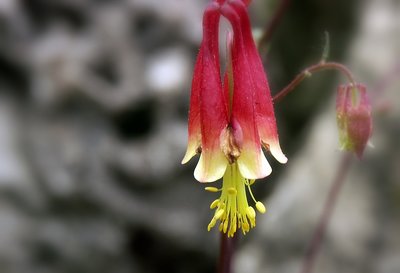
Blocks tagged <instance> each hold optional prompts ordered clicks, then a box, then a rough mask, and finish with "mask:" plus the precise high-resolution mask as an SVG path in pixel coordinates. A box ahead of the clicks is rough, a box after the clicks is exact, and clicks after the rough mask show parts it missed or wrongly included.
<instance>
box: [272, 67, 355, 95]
mask: <svg viewBox="0 0 400 273" xmlns="http://www.w3.org/2000/svg"><path fill="white" fill-rule="evenodd" d="M327 69H333V70H338V71H340V72H341V73H343V74H344V75H345V76H346V77H347V79H348V80H349V81H350V83H352V84H353V85H355V84H356V82H355V80H354V77H353V74H352V73H351V71H350V70H349V69H348V68H347V67H346V66H344V65H343V64H340V63H335V62H327V63H326V62H320V63H318V64H314V65H312V66H310V67H308V68H306V69H304V70H303V71H302V72H301V73H300V74H298V75H297V76H296V77H295V78H294V79H293V80H292V81H291V82H290V83H289V84H288V85H287V86H286V87H285V88H283V89H282V90H281V91H279V92H278V94H276V95H275V96H274V97H273V100H274V102H278V101H280V100H282V99H283V98H284V97H285V96H286V95H287V94H289V93H290V92H292V91H293V90H294V89H295V88H296V87H297V86H298V85H299V84H300V83H301V82H302V81H303V80H304V79H305V78H308V77H310V76H312V73H314V72H319V71H322V70H327Z"/></svg>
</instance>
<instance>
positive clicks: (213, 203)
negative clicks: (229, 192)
mask: <svg viewBox="0 0 400 273" xmlns="http://www.w3.org/2000/svg"><path fill="white" fill-rule="evenodd" d="M218 205H219V199H215V200H214V201H213V202H212V203H211V205H210V209H215V208H216V207H217V206H218Z"/></svg>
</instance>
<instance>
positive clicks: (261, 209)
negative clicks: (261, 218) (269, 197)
mask: <svg viewBox="0 0 400 273" xmlns="http://www.w3.org/2000/svg"><path fill="white" fill-rule="evenodd" d="M256 208H257V210H258V211H259V212H260V213H265V212H266V211H267V209H266V208H265V206H264V204H263V203H261V202H260V201H258V202H256Z"/></svg>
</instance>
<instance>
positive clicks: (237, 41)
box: [182, 0, 287, 236]
mask: <svg viewBox="0 0 400 273" xmlns="http://www.w3.org/2000/svg"><path fill="white" fill-rule="evenodd" d="M248 2H249V1H240V0H228V1H223V0H216V1H213V2H211V3H210V4H209V5H208V6H207V8H206V10H205V12H204V16H203V41H202V43H201V46H200V51H199V54H198V57H197V60H196V64H195V68H194V74H193V80H192V90H191V97H190V110H189V128H188V131H189V139H188V147H187V151H186V154H185V157H184V158H183V160H182V163H186V162H188V161H189V160H190V159H191V158H192V157H193V156H194V155H196V154H198V153H199V154H200V159H199V162H198V164H197V166H196V169H195V171H194V176H195V178H196V179H197V180H198V181H200V182H213V181H216V180H218V179H220V178H221V177H223V185H222V188H221V189H217V188H214V187H206V189H207V190H209V191H220V192H221V196H220V198H219V199H217V200H215V201H214V202H213V203H212V204H211V206H210V207H211V209H216V210H215V213H214V217H213V218H212V220H211V222H210V224H209V226H208V229H209V230H210V229H211V228H212V227H213V226H214V225H215V224H216V223H217V221H220V230H221V231H222V232H224V233H227V234H228V236H233V235H234V234H235V232H236V231H237V229H242V231H243V233H246V232H248V231H249V230H250V228H251V227H254V226H255V216H256V212H255V209H254V208H253V207H252V206H249V205H248V201H247V193H246V188H247V189H248V191H249V194H250V196H251V198H252V199H253V201H254V202H255V207H256V209H257V210H258V211H259V212H261V213H264V212H265V207H264V205H263V204H262V203H261V202H259V201H257V200H256V199H255V198H254V196H253V193H252V192H251V189H250V185H251V184H252V183H254V181H255V179H259V178H263V177H266V176H268V175H269V174H270V173H271V171H272V169H271V167H270V165H269V164H268V161H267V159H266V158H265V155H264V153H263V150H262V148H263V147H264V148H265V150H267V151H269V152H270V153H271V154H272V155H273V156H274V157H275V158H276V159H277V160H278V161H279V162H281V163H286V161H287V158H286V156H285V155H284V154H283V153H282V151H281V148H280V145H279V139H278V133H277V126H276V120H275V114H274V109H273V103H272V98H271V94H270V89H269V85H268V81H267V77H266V75H265V72H264V68H263V65H262V62H261V59H260V56H259V54H258V52H257V48H256V46H255V43H254V40H253V37H252V33H251V26H250V20H249V16H248V13H247V7H246V4H247V3H248ZM221 15H222V16H224V17H225V18H227V19H228V21H229V22H230V24H231V26H232V30H233V34H229V35H228V39H227V48H228V50H227V51H228V58H227V59H228V64H227V67H226V71H225V74H224V77H223V80H222V77H221V73H220V59H219V44H218V31H219V20H220V17H221Z"/></svg>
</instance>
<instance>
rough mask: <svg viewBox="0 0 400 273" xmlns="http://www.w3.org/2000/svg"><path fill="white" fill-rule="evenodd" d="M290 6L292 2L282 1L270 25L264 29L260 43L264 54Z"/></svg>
mask: <svg viewBox="0 0 400 273" xmlns="http://www.w3.org/2000/svg"><path fill="white" fill-rule="evenodd" d="M289 5H290V0H281V1H280V4H279V6H278V8H277V9H276V11H275V13H274V15H273V16H272V19H271V20H270V21H269V22H268V24H267V25H266V26H265V28H264V32H263V34H262V36H261V38H260V40H259V42H258V48H259V49H260V51H261V52H262V53H265V51H266V50H265V48H266V45H267V44H268V43H269V41H270V40H271V38H272V35H273V33H274V32H275V30H276V28H277V27H278V25H279V23H280V22H281V21H282V18H283V16H284V15H285V13H286V11H287V10H288V8H289Z"/></svg>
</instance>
